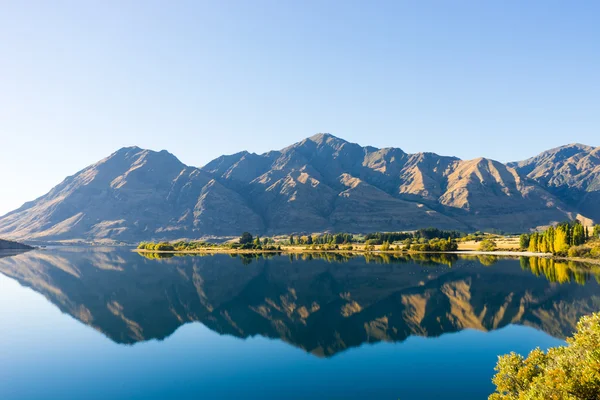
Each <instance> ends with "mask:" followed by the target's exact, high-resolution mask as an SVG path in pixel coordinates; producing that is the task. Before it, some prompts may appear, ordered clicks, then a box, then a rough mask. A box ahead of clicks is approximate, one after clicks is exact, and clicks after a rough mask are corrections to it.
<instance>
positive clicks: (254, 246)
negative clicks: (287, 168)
mask: <svg viewBox="0 0 600 400" xmlns="http://www.w3.org/2000/svg"><path fill="white" fill-rule="evenodd" d="M481 235H483V234H480V233H476V234H470V235H466V234H464V233H462V232H459V231H448V230H440V229H436V228H424V229H419V230H417V231H415V232H374V233H369V234H366V235H353V234H351V233H323V234H318V235H290V236H289V237H288V239H287V240H286V239H285V238H281V237H279V238H269V237H265V238H261V237H260V236H258V235H256V236H254V235H252V234H251V233H249V232H244V233H242V235H241V236H240V238H239V239H238V240H237V242H229V243H223V244H216V243H210V242H204V241H178V242H174V243H171V242H159V243H154V242H142V243H140V244H139V245H138V249H140V250H149V251H194V250H201V249H207V248H229V249H240V250H281V246H282V245H288V246H306V247H310V248H311V249H315V250H354V246H353V245H357V244H361V245H364V246H365V250H367V251H369V250H375V246H381V247H380V250H382V251H395V250H400V249H401V247H400V244H402V249H404V250H414V251H454V250H457V248H458V244H457V242H456V240H457V239H458V238H462V240H466V239H469V240H472V239H479V238H480V237H481ZM394 244H395V245H394Z"/></svg>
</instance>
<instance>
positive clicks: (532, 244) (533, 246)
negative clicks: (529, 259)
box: [528, 232, 539, 253]
mask: <svg viewBox="0 0 600 400" xmlns="http://www.w3.org/2000/svg"><path fill="white" fill-rule="evenodd" d="M538 236H539V233H537V232H533V233H532V234H531V236H530V237H529V249H528V250H529V251H530V252H532V253H537V252H538V245H537V243H538Z"/></svg>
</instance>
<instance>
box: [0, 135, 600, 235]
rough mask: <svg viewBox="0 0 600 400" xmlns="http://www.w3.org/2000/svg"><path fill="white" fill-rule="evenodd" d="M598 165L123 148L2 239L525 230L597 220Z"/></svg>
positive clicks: (593, 159) (22, 216) (590, 157)
mask: <svg viewBox="0 0 600 400" xmlns="http://www.w3.org/2000/svg"><path fill="white" fill-rule="evenodd" d="M598 168H600V167H599V163H598V149H593V148H590V147H587V146H583V145H576V146H568V147H566V148H559V149H555V150H551V151H549V152H547V153H543V154H542V155H540V156H538V157H536V158H534V159H531V160H527V161H523V162H521V163H513V164H510V165H504V164H502V163H499V162H496V161H493V160H488V159H484V158H480V159H475V160H469V161H463V160H459V159H457V158H454V157H444V156H439V155H437V154H433V153H417V154H407V153H404V152H403V151H402V150H400V149H396V148H386V149H376V148H373V147H361V146H359V145H357V144H354V143H349V142H346V141H344V140H342V139H339V138H337V137H335V136H332V135H328V134H319V135H315V136H313V137H310V138H308V139H305V140H303V141H301V142H299V143H296V144H294V145H292V146H289V147H287V148H285V149H283V150H280V151H271V152H268V153H265V154H261V155H257V154H251V153H247V152H241V153H237V154H234V155H229V156H222V157H219V158H217V159H215V160H213V161H211V162H210V163H208V164H207V165H206V166H204V167H203V168H194V167H188V166H186V165H184V164H182V163H181V162H180V161H179V160H177V158H175V156H173V155H172V154H170V153H168V152H166V151H161V152H154V151H150V150H143V149H140V148H137V147H130V148H123V149H121V150H119V151H117V152H116V153H114V154H112V155H110V156H109V157H107V158H106V159H104V160H101V161H99V162H98V163H96V164H94V165H91V166H89V167H87V168H85V169H84V170H82V171H80V172H78V173H77V174H75V175H73V176H71V177H68V178H67V179H65V180H64V181H63V182H62V183H60V184H59V185H58V186H56V187H55V188H53V189H52V190H51V191H50V192H49V193H48V194H46V195H44V196H42V197H40V198H38V199H37V200H34V201H32V202H29V203H26V204H24V205H23V206H22V207H21V208H19V209H17V210H15V211H13V212H11V213H9V214H7V215H5V216H3V217H0V235H2V236H6V237H10V238H12V239H29V240H52V241H53V240H69V239H83V240H95V241H100V240H102V239H110V240H121V241H129V242H135V241H140V240H150V239H153V240H160V239H178V238H198V237H202V236H210V235H217V236H228V235H239V234H240V233H241V232H243V231H250V232H254V233H260V234H278V233H293V232H318V231H326V230H329V231H338V232H339V231H346V232H368V231H396V230H412V229H417V228H424V227H430V226H434V227H437V228H443V229H459V230H489V229H497V230H504V231H507V232H522V231H526V230H528V229H531V228H534V227H537V226H543V225H548V224H550V223H553V222H560V221H564V220H567V219H573V218H579V219H581V220H583V221H586V222H588V223H591V221H590V218H592V219H596V220H599V219H600V206H599V204H600V202H599V201H598V200H599V199H598V197H597V195H598V193H599V192H598V190H599V187H600V186H599V185H600V183H599V181H598V177H599V176H600V170H599V169H598Z"/></svg>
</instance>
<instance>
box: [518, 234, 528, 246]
mask: <svg viewBox="0 0 600 400" xmlns="http://www.w3.org/2000/svg"><path fill="white" fill-rule="evenodd" d="M519 247H520V248H521V250H527V249H528V248H529V235H528V234H526V233H524V234H522V235H521V236H520V237H519Z"/></svg>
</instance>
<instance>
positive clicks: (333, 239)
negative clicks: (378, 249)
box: [289, 233, 356, 245]
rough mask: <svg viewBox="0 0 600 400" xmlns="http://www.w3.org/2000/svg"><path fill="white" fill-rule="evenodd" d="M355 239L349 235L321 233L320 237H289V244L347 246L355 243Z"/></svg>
mask: <svg viewBox="0 0 600 400" xmlns="http://www.w3.org/2000/svg"><path fill="white" fill-rule="evenodd" d="M355 241H356V239H355V237H354V235H352V234H351V233H335V234H332V233H323V234H321V235H305V236H294V235H290V238H289V244H290V245H294V244H307V245H311V244H333V245H335V244H337V245H340V244H348V243H353V242H355Z"/></svg>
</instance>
